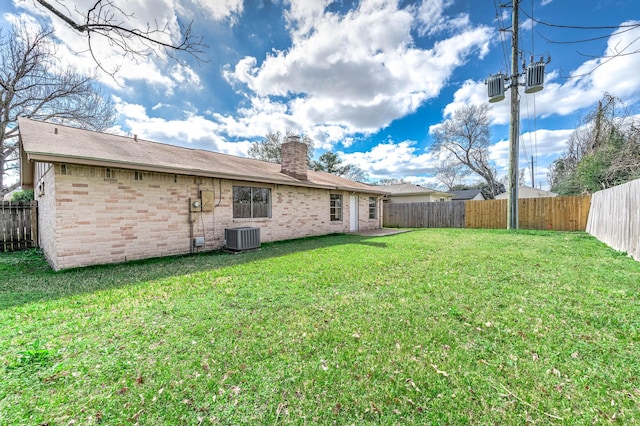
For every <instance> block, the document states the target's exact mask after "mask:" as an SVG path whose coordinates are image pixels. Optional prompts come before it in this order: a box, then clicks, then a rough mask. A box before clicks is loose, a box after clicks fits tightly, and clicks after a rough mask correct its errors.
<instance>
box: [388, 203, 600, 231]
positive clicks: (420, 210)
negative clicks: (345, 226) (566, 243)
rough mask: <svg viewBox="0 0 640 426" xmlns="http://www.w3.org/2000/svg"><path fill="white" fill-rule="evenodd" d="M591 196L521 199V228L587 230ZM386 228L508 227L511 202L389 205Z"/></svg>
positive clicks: (519, 212)
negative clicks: (508, 206) (509, 204)
mask: <svg viewBox="0 0 640 426" xmlns="http://www.w3.org/2000/svg"><path fill="white" fill-rule="evenodd" d="M590 203H591V196H590V195H585V196H580V197H547V198H523V199H521V200H518V227H519V228H520V229H537V230H554V231H584V230H585V229H586V225H587V218H588V216H589V206H590ZM383 225H384V226H386V227H392V228H396V227H397V228H488V229H504V228H506V227H507V200H487V201H444V202H433V203H403V204H385V205H384V216H383Z"/></svg>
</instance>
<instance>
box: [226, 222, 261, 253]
mask: <svg viewBox="0 0 640 426" xmlns="http://www.w3.org/2000/svg"><path fill="white" fill-rule="evenodd" d="M224 239H225V241H226V242H225V248H226V249H228V250H233V251H242V250H252V249H256V248H258V247H260V228H251V227H242V228H227V229H225V230H224Z"/></svg>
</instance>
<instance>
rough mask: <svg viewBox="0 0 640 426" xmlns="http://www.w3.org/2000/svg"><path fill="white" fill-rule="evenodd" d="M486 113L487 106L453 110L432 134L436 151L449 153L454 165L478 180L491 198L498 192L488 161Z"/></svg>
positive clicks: (488, 141)
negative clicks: (462, 168)
mask: <svg viewBox="0 0 640 426" xmlns="http://www.w3.org/2000/svg"><path fill="white" fill-rule="evenodd" d="M489 110H490V107H489V106H487V105H484V104H483V105H479V106H476V105H469V106H465V107H462V108H460V109H458V110H456V111H455V112H454V113H453V118H451V119H448V120H446V121H445V122H443V123H442V124H441V125H440V127H439V128H437V129H436V130H435V132H434V138H435V145H434V148H435V149H443V150H445V151H448V152H449V153H450V154H451V155H452V156H453V158H452V159H455V161H453V163H456V162H457V163H458V164H462V165H464V166H465V167H466V168H468V169H469V170H470V171H471V172H473V173H475V174H477V175H478V176H480V177H481V178H482V179H483V180H484V181H485V182H486V183H487V186H488V187H489V190H490V192H491V195H493V196H495V195H497V194H498V193H499V191H500V184H499V182H498V180H497V178H496V171H495V169H494V168H493V166H492V165H491V163H490V161H489V143H490V139H489V137H490V132H489Z"/></svg>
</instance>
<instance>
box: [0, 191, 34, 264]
mask: <svg viewBox="0 0 640 426" xmlns="http://www.w3.org/2000/svg"><path fill="white" fill-rule="evenodd" d="M37 214H38V202H37V201H17V202H12V201H0V246H1V247H2V251H3V252H5V251H16V250H24V249H28V248H32V247H37V246H38V237H37V236H38V220H37Z"/></svg>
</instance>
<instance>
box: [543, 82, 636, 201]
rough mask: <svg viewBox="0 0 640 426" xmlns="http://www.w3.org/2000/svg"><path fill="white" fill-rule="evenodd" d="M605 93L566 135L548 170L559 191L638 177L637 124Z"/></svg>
mask: <svg viewBox="0 0 640 426" xmlns="http://www.w3.org/2000/svg"><path fill="white" fill-rule="evenodd" d="M619 104H620V100H619V99H617V98H615V97H613V96H611V95H609V94H606V95H605V96H604V98H603V99H602V100H601V101H600V102H598V106H597V107H596V109H595V110H594V111H593V112H591V113H590V114H588V115H587V116H586V117H585V119H584V120H583V123H582V125H581V126H579V127H578V128H577V129H576V130H575V131H574V132H573V134H572V135H571V137H570V138H569V141H568V143H567V148H566V150H565V153H564V154H563V156H562V157H560V158H558V159H556V160H555V161H554V162H553V164H552V165H551V168H550V171H549V182H550V183H551V190H552V191H554V192H557V193H558V194H560V195H576V194H583V193H593V192H595V191H599V190H602V189H606V188H610V187H612V186H615V185H620V184H622V183H625V182H628V181H630V180H633V179H637V178H639V177H640V127H639V125H638V124H639V123H638V122H637V119H634V118H632V117H631V116H630V115H629V114H628V112H626V111H625V110H624V108H620V105H619Z"/></svg>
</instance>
